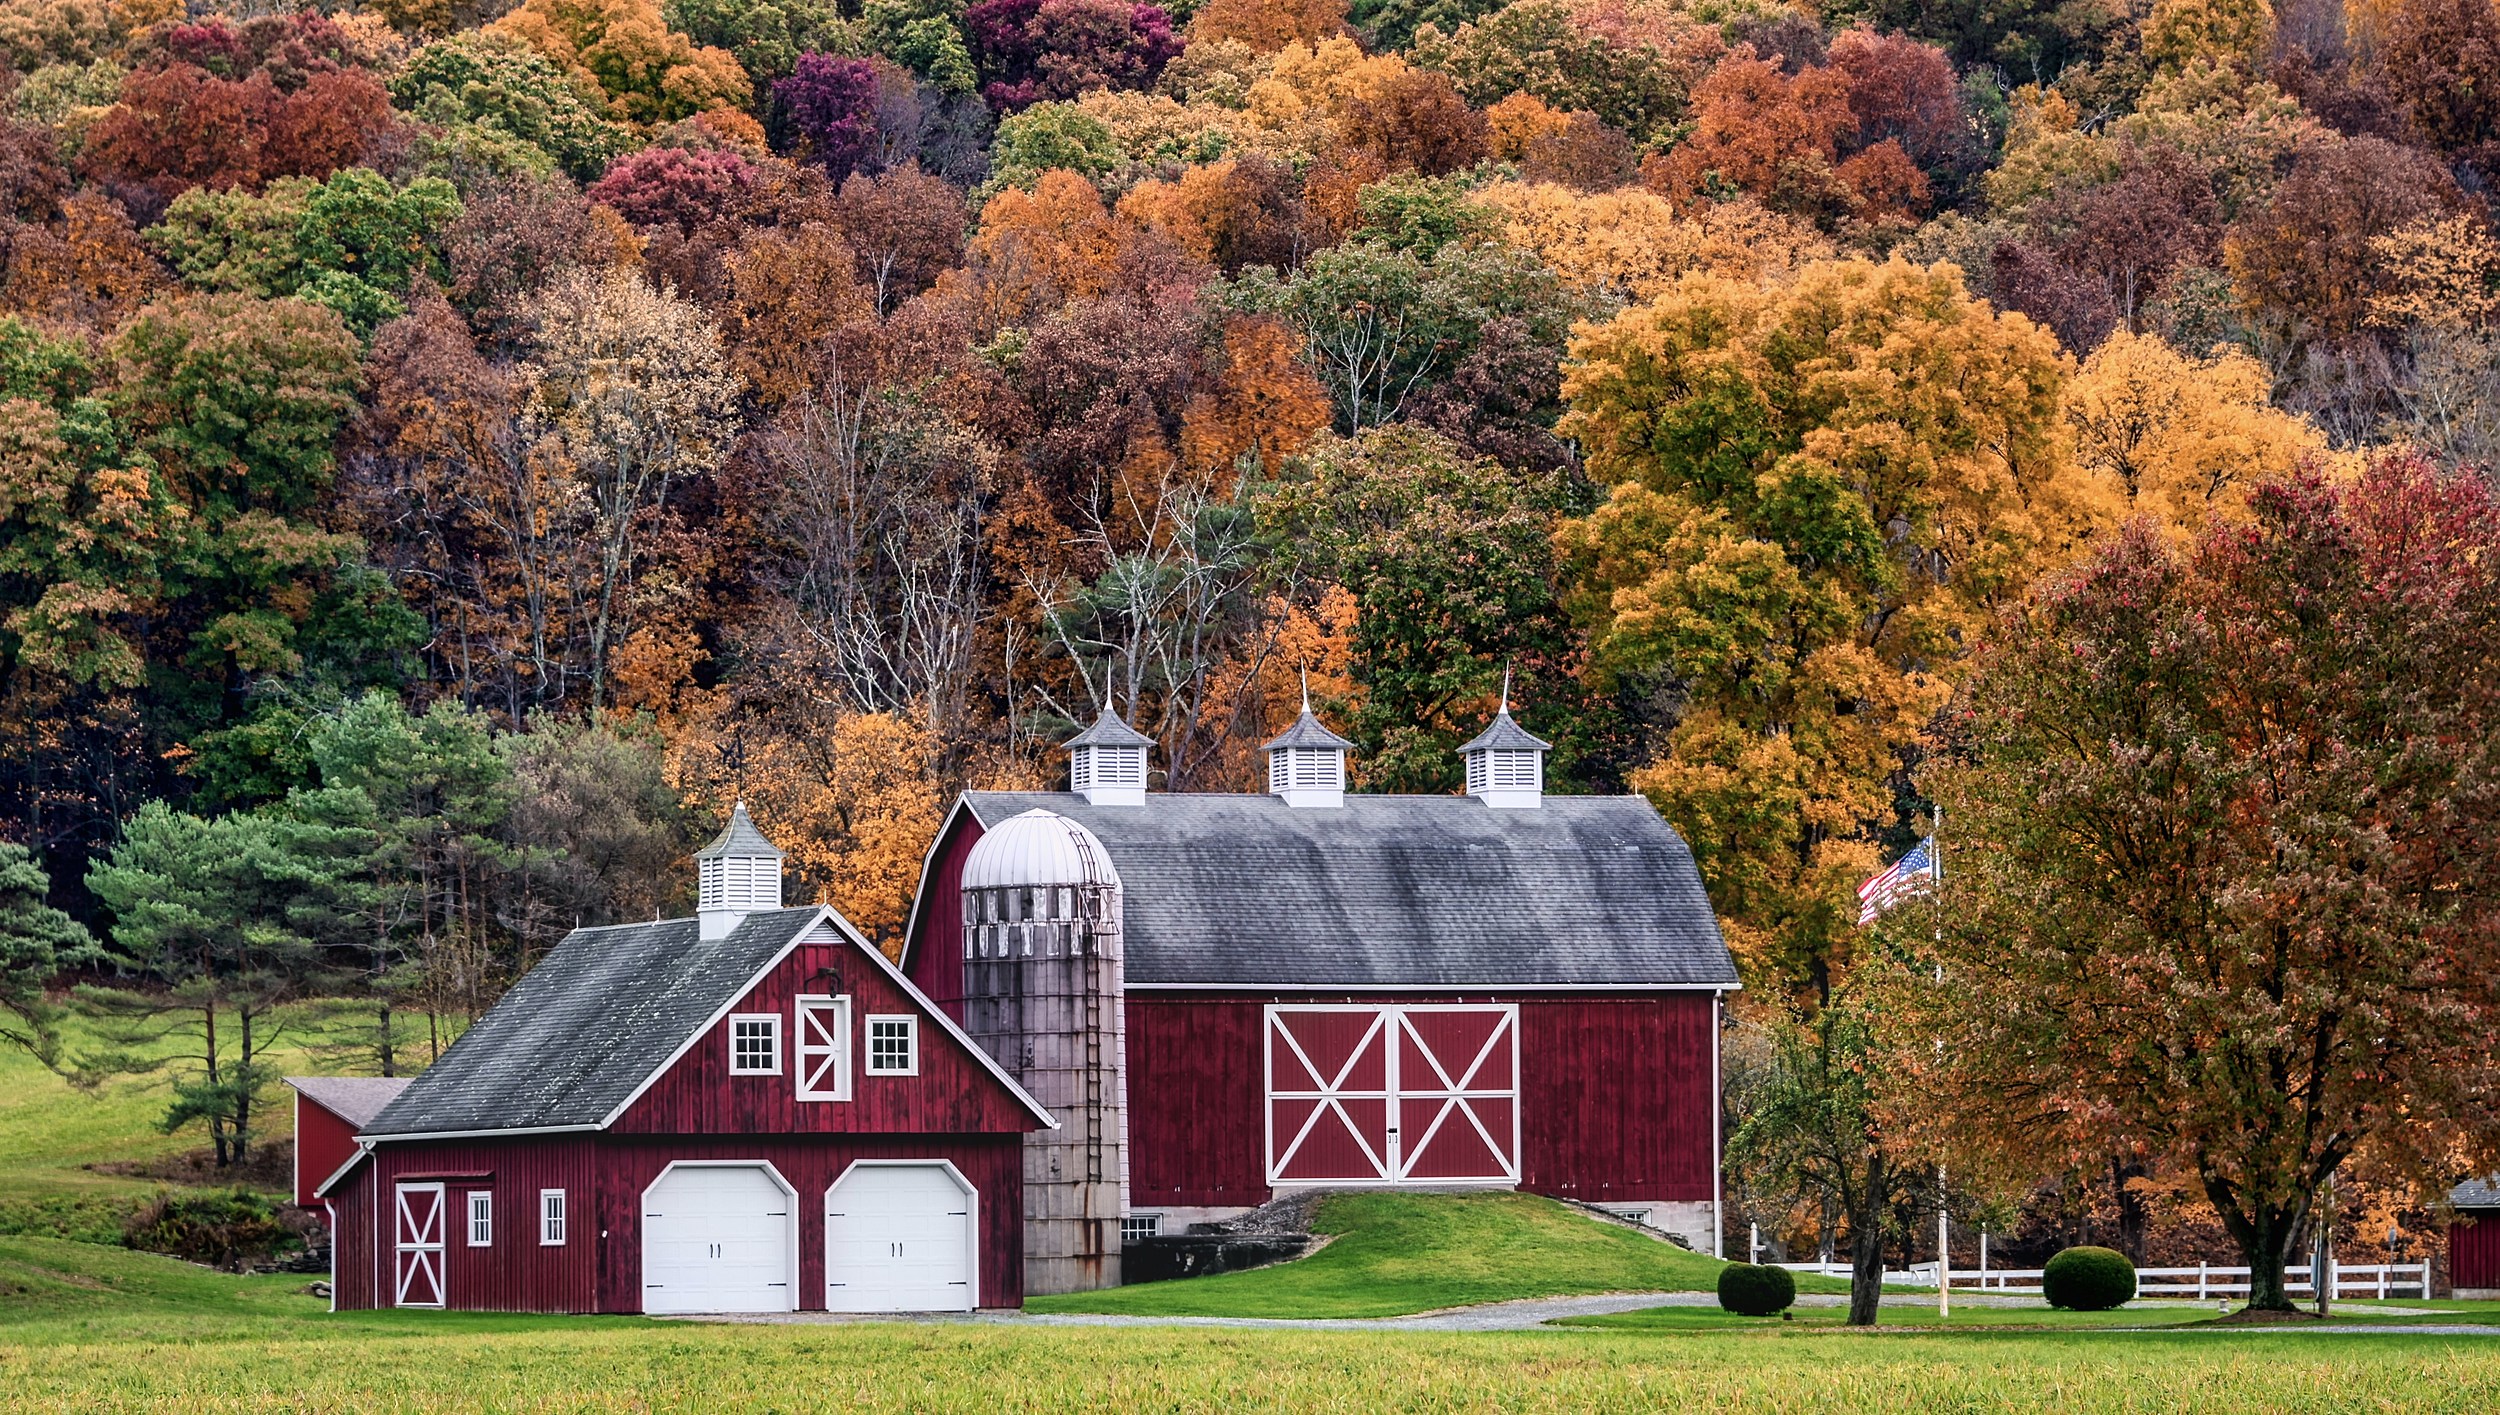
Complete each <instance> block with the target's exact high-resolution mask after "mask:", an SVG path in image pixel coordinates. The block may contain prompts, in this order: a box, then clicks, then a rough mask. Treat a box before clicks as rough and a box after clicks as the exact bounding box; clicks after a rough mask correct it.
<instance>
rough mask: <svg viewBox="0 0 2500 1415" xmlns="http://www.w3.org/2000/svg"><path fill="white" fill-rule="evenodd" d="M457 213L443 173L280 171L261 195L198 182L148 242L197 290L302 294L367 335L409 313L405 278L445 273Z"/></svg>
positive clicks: (455, 199)
mask: <svg viewBox="0 0 2500 1415" xmlns="http://www.w3.org/2000/svg"><path fill="white" fill-rule="evenodd" d="M459 219H460V198H459V195H458V194H457V193H455V192H454V191H453V190H452V187H451V184H450V183H449V182H446V181H444V180H443V179H442V178H440V177H420V178H418V179H417V180H415V181H413V182H411V183H409V184H408V185H407V186H406V187H393V186H392V185H391V183H390V181H389V179H387V178H385V177H383V176H382V175H381V174H380V173H378V172H375V171H373V170H372V169H371V168H366V167H349V168H344V169H342V170H340V171H338V172H336V173H333V174H332V175H331V176H330V178H329V179H328V180H327V181H322V182H315V181H313V180H311V179H310V178H305V177H289V178H281V179H279V180H278V181H275V182H272V183H270V184H269V186H268V187H267V189H266V190H264V191H263V192H261V193H260V194H257V195H255V194H253V193H251V192H246V191H241V190H234V191H211V190H209V189H208V188H206V187H194V188H193V189H191V190H190V191H187V192H185V193H183V194H182V195H181V196H180V197H177V198H175V200H174V203H173V205H172V206H171V207H169V208H167V209H166V212H165V219H164V221H163V222H161V223H159V224H158V225H157V226H155V227H153V228H152V229H150V231H149V232H148V240H149V242H150V244H152V245H154V246H155V247H156V248H157V250H158V251H160V252H161V253H163V255H164V256H165V258H166V259H167V260H169V261H171V262H172V263H173V266H174V268H175V269H176V270H177V271H179V272H181V274H182V277H183V278H184V279H185V280H186V281H188V282H190V283H191V284H192V285H193V286H195V287H197V288H200V289H203V290H220V291H233V292H236V293H239V294H246V295H258V296H261V297H263V298H274V297H278V296H286V295H293V296H299V297H301V298H303V299H305V300H308V301H310V302H312V303H314V304H317V305H321V306H323V307H325V308H327V309H330V310H333V311H335V312H337V314H338V315H339V317H340V318H341V319H343V320H345V321H346V322H347V324H348V327H350V328H351V329H354V330H355V331H356V332H357V333H359V334H361V335H367V336H370V335H371V334H372V333H373V331H374V330H375V329H377V328H379V327H380V326H381V325H382V324H384V323H386V322H388V321H390V320H394V319H397V318H399V317H400V316H401V315H403V314H406V313H407V312H408V311H407V306H406V305H405V304H404V303H402V298H401V297H402V296H404V295H406V294H407V292H408V285H409V282H410V281H411V280H413V279H415V278H416V277H418V276H420V275H422V276H424V277H426V278H428V279H430V280H434V281H436V282H440V281H441V280H443V279H444V278H445V273H446V272H445V266H444V262H443V255H442V250H443V242H444V239H445V237H446V235H447V234H448V232H449V231H450V228H451V225H452V223H453V222H455V221H457V220H459Z"/></svg>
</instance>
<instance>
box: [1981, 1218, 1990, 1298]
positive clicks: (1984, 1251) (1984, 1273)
mask: <svg viewBox="0 0 2500 1415" xmlns="http://www.w3.org/2000/svg"><path fill="white" fill-rule="evenodd" d="M1979 1290H1980V1291H1982V1292H1985V1291H1987V1290H1988V1230H1986V1229H1984V1228H1983V1229H1981V1230H1979Z"/></svg>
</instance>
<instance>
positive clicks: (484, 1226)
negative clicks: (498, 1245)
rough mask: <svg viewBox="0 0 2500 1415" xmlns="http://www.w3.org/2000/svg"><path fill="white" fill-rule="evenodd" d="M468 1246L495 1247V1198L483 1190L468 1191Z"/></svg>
mask: <svg viewBox="0 0 2500 1415" xmlns="http://www.w3.org/2000/svg"><path fill="white" fill-rule="evenodd" d="M469 1246H470V1247H472V1248H492V1247H494V1246H495V1196H494V1195H492V1194H489V1193H487V1192H486V1191H485V1190H483V1189H472V1190H470V1191H469Z"/></svg>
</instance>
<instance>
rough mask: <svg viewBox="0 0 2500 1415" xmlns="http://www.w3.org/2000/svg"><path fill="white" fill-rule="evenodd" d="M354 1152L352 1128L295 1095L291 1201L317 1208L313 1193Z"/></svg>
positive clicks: (353, 1130) (303, 1097) (308, 1100)
mask: <svg viewBox="0 0 2500 1415" xmlns="http://www.w3.org/2000/svg"><path fill="white" fill-rule="evenodd" d="M355 1153H356V1127H355V1126H353V1125H350V1124H348V1123H347V1122H346V1121H344V1120H341V1119H340V1118H339V1117H338V1116H337V1115H336V1114H335V1113H333V1112H332V1111H331V1110H330V1109H329V1107H327V1106H324V1105H323V1104H321V1103H320V1102H319V1101H316V1100H312V1099H310V1098H309V1097H307V1096H305V1095H304V1094H303V1093H302V1092H301V1091H298V1092H297V1093H296V1095H295V1202H296V1203H298V1204H302V1205H307V1206H310V1207H316V1208H317V1207H319V1201H318V1200H316V1199H314V1198H313V1192H312V1191H313V1190H315V1189H317V1188H319V1187H320V1185H321V1181H322V1180H324V1179H327V1178H329V1177H330V1176H331V1175H333V1174H336V1173H338V1169H339V1166H340V1165H343V1164H345V1163H347V1159H348V1156H350V1155H353V1154H355Z"/></svg>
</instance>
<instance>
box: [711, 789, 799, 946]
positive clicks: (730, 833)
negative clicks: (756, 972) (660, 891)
mask: <svg viewBox="0 0 2500 1415" xmlns="http://www.w3.org/2000/svg"><path fill="white" fill-rule="evenodd" d="M781 860H782V855H781V849H780V847H778V846H776V845H774V844H773V843H772V842H771V841H770V840H767V839H765V838H764V832H762V831H760V830H757V829H756V828H755V821H754V820H753V819H752V818H751V817H749V816H748V815H747V803H746V802H744V801H740V802H738V803H737V804H736V805H735V806H732V807H731V808H730V810H729V824H728V825H726V826H723V827H722V828H721V833H720V835H719V837H718V838H717V839H715V840H713V842H712V843H711V844H709V845H706V846H704V847H703V849H702V850H701V851H699V852H697V853H696V855H695V857H694V862H695V880H696V884H697V886H698V888H697V891H696V900H695V918H696V921H697V932H699V933H700V934H701V935H702V936H703V937H704V938H707V939H712V938H727V937H728V936H729V933H730V931H731V930H733V929H735V928H737V927H738V921H739V920H741V919H744V918H745V917H746V916H747V915H749V914H752V913H755V912H757V911H758V910H763V909H778V908H780V907H781Z"/></svg>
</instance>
